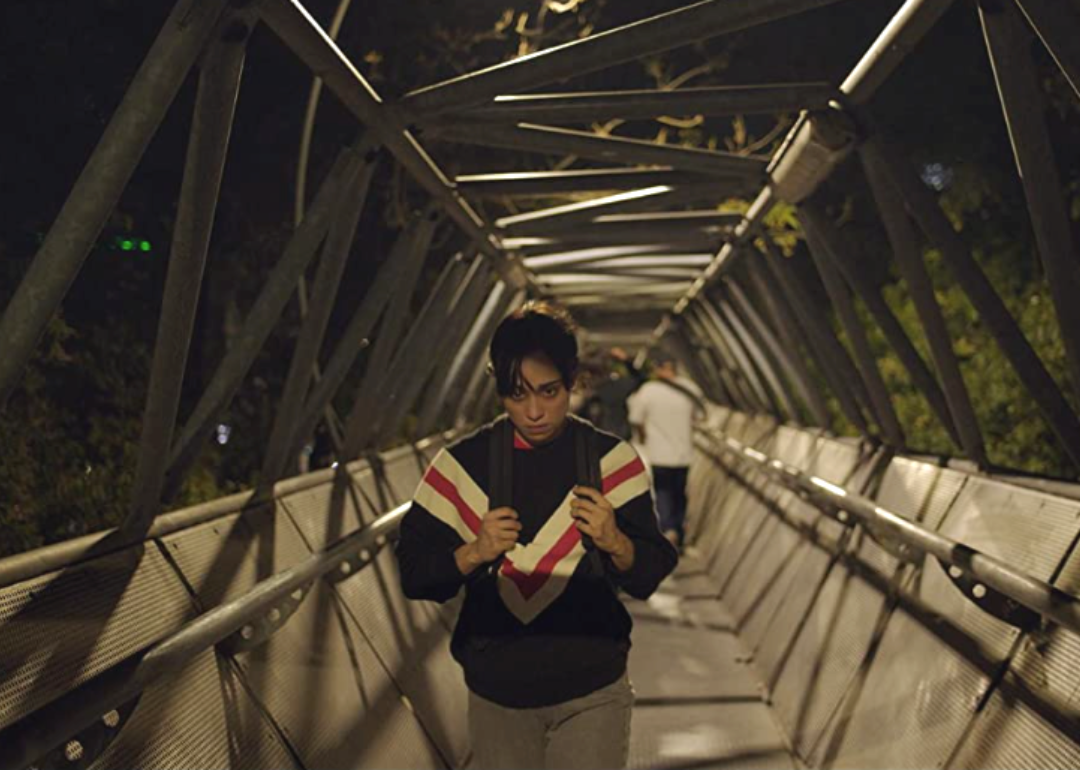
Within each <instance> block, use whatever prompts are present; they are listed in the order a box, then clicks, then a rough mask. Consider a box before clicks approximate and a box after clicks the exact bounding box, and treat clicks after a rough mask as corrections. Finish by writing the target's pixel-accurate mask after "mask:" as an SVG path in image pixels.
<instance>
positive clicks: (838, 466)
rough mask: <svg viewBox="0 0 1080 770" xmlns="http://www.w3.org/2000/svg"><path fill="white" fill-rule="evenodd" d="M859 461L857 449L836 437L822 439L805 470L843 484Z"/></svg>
mask: <svg viewBox="0 0 1080 770" xmlns="http://www.w3.org/2000/svg"><path fill="white" fill-rule="evenodd" d="M858 462H859V450H858V448H857V447H854V446H852V445H851V444H845V443H843V442H841V441H837V440H836V439H822V440H821V442H820V445H819V446H818V451H817V454H815V455H814V458H813V460H811V461H810V465H809V467H808V469H807V472H809V473H812V474H814V475H815V476H820V477H821V478H823V479H825V480H826V481H831V482H832V483H833V484H843V483H844V482H845V481H846V480H847V478H848V476H849V475H851V472H852V470H854V468H855V465H856V464H857V463H858Z"/></svg>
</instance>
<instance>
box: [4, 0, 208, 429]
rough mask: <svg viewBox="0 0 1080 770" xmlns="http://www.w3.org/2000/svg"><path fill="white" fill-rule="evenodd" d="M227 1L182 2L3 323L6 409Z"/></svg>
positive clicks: (106, 134) (148, 55)
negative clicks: (47, 328) (52, 319)
mask: <svg viewBox="0 0 1080 770" xmlns="http://www.w3.org/2000/svg"><path fill="white" fill-rule="evenodd" d="M227 5H228V3H227V2H226V1H225V0H207V1H206V2H200V3H194V4H192V3H189V2H185V1H181V2H178V3H177V4H176V7H175V8H173V11H172V13H170V14H169V17H168V18H167V19H166V20H165V24H164V26H163V27H162V29H161V32H160V33H159V34H158V36H157V39H155V40H154V43H153V45H152V46H151V47H150V51H149V53H147V55H146V59H145V60H144V61H143V63H142V65H141V66H140V67H139V71H138V72H137V73H136V74H135V78H134V79H133V80H132V82H131V85H130V86H129V87H128V90H127V92H126V93H125V94H124V98H123V100H122V101H121V102H120V106H119V107H117V109H116V112H115V113H114V114H113V116H112V118H111V119H110V120H109V124H108V126H106V127H105V132H104V133H103V134H102V136H101V141H99V142H98V145H97V147H95V148H94V152H93V154H92V155H91V156H90V160H88V161H87V162H86V166H85V167H84V168H83V170H82V173H81V174H79V178H78V180H77V181H76V182H75V186H74V187H72V189H71V194H70V195H68V197H67V200H66V201H65V202H64V206H63V208H62V209H60V214H59V215H58V216H57V218H56V221H55V222H54V223H53V225H52V227H50V228H49V232H48V234H47V235H46V236H45V242H44V243H43V244H42V245H41V249H39V250H38V253H37V255H36V256H35V257H34V260H33V262H31V264H30V269H29V270H28V271H27V272H26V275H24V276H23V279H22V282H21V283H20V284H19V288H18V289H17V290H16V292H15V296H14V297H12V298H11V301H10V302H9V303H8V305H7V307H6V308H5V309H4V313H3V316H2V317H0V410H3V408H4V405H5V404H6V403H7V399H8V397H9V396H10V395H11V392H12V391H13V390H14V389H15V386H16V385H17V383H18V380H19V375H20V373H21V372H22V369H23V367H24V366H25V365H26V362H27V361H29V360H30V357H31V356H32V355H33V353H34V347H35V346H36V345H37V341H38V339H40V337H41V334H42V332H43V331H44V330H45V326H46V325H47V324H48V323H49V319H50V318H52V316H53V314H54V313H55V312H56V310H57V308H59V307H60V303H61V302H62V301H63V299H64V296H65V295H66V294H67V291H68V289H69V288H70V287H71V284H72V282H73V281H74V280H75V276H76V275H78V273H79V270H80V269H81V268H82V265H83V262H84V261H85V260H86V255H87V254H89V253H90V249H92V248H93V246H94V241H95V240H96V239H97V237H98V235H99V234H100V233H101V228H102V227H104V226H105V222H106V220H107V219H108V218H109V214H110V213H111V212H112V210H113V209H114V208H115V206H116V202H117V201H118V200H119V199H120V194H121V193H122V192H123V191H124V188H125V187H127V183H128V181H129V180H130V179H131V175H132V174H133V173H134V172H135V167H136V166H137V165H138V163H139V161H140V160H141V159H142V156H143V153H144V152H145V150H146V147H147V145H148V144H149V143H150V139H151V138H152V137H153V136H154V134H155V133H156V132H157V128H158V126H159V125H160V124H161V121H162V119H163V118H164V117H165V113H166V111H167V110H168V109H169V106H170V105H171V104H172V102H173V99H175V98H176V93H177V91H179V90H180V86H181V85H182V84H183V82H184V79H185V78H186V77H187V74H188V71H189V70H190V69H191V67H192V66H193V65H194V64H195V60H196V59H197V58H198V56H199V54H200V52H201V51H202V50H203V48H204V46H205V44H206V41H207V39H208V38H209V36H210V34H211V32H213V30H214V28H215V26H216V25H217V23H218V19H219V18H220V16H221V14H222V12H223V11H224V9H225V7H226V6H227Z"/></svg>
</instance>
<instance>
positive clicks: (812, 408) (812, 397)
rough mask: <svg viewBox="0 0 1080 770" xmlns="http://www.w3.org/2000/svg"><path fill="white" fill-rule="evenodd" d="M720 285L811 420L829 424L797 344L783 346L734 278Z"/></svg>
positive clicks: (826, 411) (815, 386)
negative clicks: (774, 362) (782, 374)
mask: <svg viewBox="0 0 1080 770" xmlns="http://www.w3.org/2000/svg"><path fill="white" fill-rule="evenodd" d="M723 288H724V289H725V290H726V292H727V294H728V295H729V296H730V297H731V301H732V307H731V310H732V312H733V313H735V314H736V315H738V314H739V313H740V312H741V314H742V316H743V319H744V323H745V325H746V327H747V328H748V330H749V331H750V333H751V334H756V335H757V337H758V339H759V340H760V344H762V345H763V346H764V347H765V349H767V350H768V351H769V352H770V353H772V356H773V359H774V360H775V361H776V362H777V363H778V364H779V366H780V368H781V369H782V370H783V371H784V373H785V374H786V375H787V379H788V380H789V381H790V382H791V384H792V385H793V386H794V388H795V390H796V392H797V393H798V395H799V399H800V400H801V401H802V403H803V404H804V405H805V406H806V409H807V413H808V414H809V416H810V419H811V420H812V421H813V424H815V425H818V426H820V427H827V426H828V425H829V410H828V408H827V407H826V406H825V399H824V398H823V397H822V395H821V391H820V390H819V388H818V385H817V383H816V382H815V381H814V379H813V377H811V376H810V370H809V369H807V368H806V362H805V361H804V360H803V357H802V354H801V353H800V352H799V348H798V344H797V343H796V342H795V341H794V340H792V342H791V344H790V345H789V348H790V350H785V349H784V346H783V345H782V344H781V342H780V340H779V339H778V338H777V336H776V334H774V333H773V330H772V329H771V328H769V325H768V324H767V323H766V322H765V319H764V318H762V316H761V314H760V313H758V311H757V308H755V307H754V305H753V303H751V302H750V300H749V298H748V297H747V296H746V293H745V292H744V291H743V289H742V287H741V286H740V285H739V283H738V281H736V280H735V279H734V278H728V279H726V280H725V281H724V283H723Z"/></svg>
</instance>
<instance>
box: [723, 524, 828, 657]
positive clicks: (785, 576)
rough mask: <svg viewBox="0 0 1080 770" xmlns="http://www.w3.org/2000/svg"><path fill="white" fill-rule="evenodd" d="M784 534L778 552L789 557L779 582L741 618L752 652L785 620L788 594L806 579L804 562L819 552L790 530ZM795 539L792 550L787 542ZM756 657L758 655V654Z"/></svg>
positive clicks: (741, 633) (742, 635)
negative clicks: (801, 580) (782, 614)
mask: <svg viewBox="0 0 1080 770" xmlns="http://www.w3.org/2000/svg"><path fill="white" fill-rule="evenodd" d="M779 532H783V534H780V535H779V536H778V538H777V548H778V549H783V550H784V552H785V553H787V554H788V555H787V558H785V559H784V561H783V562H782V564H781V566H780V568H779V574H778V575H777V576H776V581H775V583H774V584H773V586H772V587H771V588H770V590H769V592H768V593H765V594H762V596H761V598H760V599H758V600H757V603H756V604H755V605H753V606H752V607H751V608H750V611H749V612H748V614H746V615H743V616H740V618H739V623H740V626H739V636H740V638H741V639H742V641H743V643H744V644H746V646H747V647H749V648H750V649H751V650H755V651H756V650H758V649H759V648H760V647H761V645H762V644H763V643H764V642H765V640H766V639H767V638H769V635H770V634H771V633H772V630H773V624H774V623H775V622H777V621H778V620H779V619H780V617H781V611H782V609H783V606H784V602H785V601H786V600H787V597H788V594H790V593H791V591H792V590H793V586H794V583H795V581H796V580H799V579H802V578H801V575H802V571H803V569H804V562H805V561H806V559H807V557H808V556H809V554H810V553H811V551H813V550H815V547H814V546H813V544H811V543H810V542H809V541H807V540H805V539H802V538H800V537H799V536H798V535H797V534H796V533H795V532H793V531H792V530H790V529H786V528H785V529H784V530H778V533H779ZM789 538H794V540H795V546H794V547H793V548H792V549H790V550H789V549H788V547H787V543H786V542H785V541H787V540H788V539H789ZM755 654H756V653H755Z"/></svg>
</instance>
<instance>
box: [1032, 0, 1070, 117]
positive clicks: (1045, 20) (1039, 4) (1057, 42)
mask: <svg viewBox="0 0 1080 770" xmlns="http://www.w3.org/2000/svg"><path fill="white" fill-rule="evenodd" d="M1016 4H1017V5H1018V6H1020V10H1021V11H1023V12H1024V15H1025V16H1026V17H1027V20H1028V21H1029V22H1030V23H1031V26H1032V27H1034V28H1035V31H1036V32H1037V33H1038V35H1039V38H1040V39H1041V40H1042V42H1043V45H1045V46H1046V50H1048V51H1049V52H1050V55H1051V56H1053V57H1054V61H1056V62H1057V65H1058V67H1060V68H1061V71H1062V72H1063V73H1065V78H1066V79H1067V80H1068V81H1069V85H1071V86H1072V87H1073V91H1075V92H1076V95H1077V96H1080V47H1078V46H1077V45H1076V41H1077V40H1080V8H1077V6H1076V3H1075V2H1069V0H1016Z"/></svg>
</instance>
